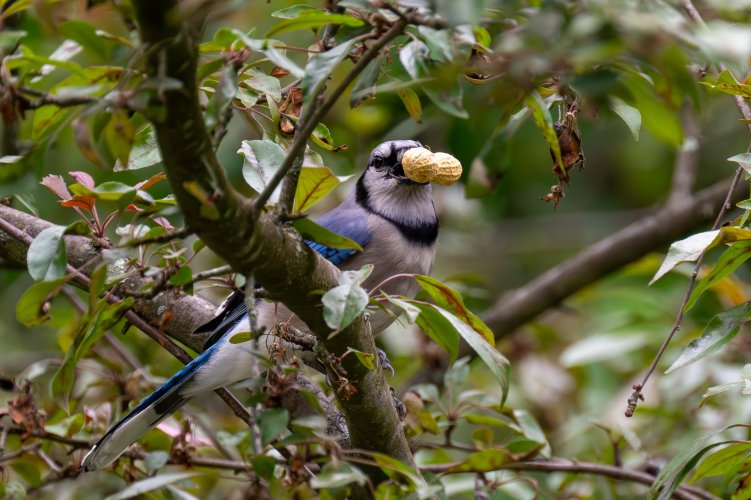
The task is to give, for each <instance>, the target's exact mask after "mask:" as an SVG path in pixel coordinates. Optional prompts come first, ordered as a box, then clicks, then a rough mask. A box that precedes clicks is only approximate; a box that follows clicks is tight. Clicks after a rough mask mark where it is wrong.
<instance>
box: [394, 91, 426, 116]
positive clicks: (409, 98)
mask: <svg viewBox="0 0 751 500" xmlns="http://www.w3.org/2000/svg"><path fill="white" fill-rule="evenodd" d="M396 95H398V96H399V99H401V100H402V104H404V109H406V110H407V113H409V116H410V117H411V118H412V119H413V120H414V121H415V122H417V123H422V104H420V97H419V96H418V95H417V92H415V91H414V90H412V89H411V88H409V87H405V88H402V89H397V90H396Z"/></svg>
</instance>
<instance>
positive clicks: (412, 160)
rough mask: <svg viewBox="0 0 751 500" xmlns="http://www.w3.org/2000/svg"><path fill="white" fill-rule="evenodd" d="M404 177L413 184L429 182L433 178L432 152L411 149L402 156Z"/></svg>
mask: <svg viewBox="0 0 751 500" xmlns="http://www.w3.org/2000/svg"><path fill="white" fill-rule="evenodd" d="M402 166H403V167H404V175H406V176H407V177H409V178H410V179H412V180H413V181H415V182H431V181H432V180H433V177H434V176H435V171H434V167H433V152H432V151H429V150H427V149H425V148H412V149H410V150H408V151H406V152H405V153H404V156H402Z"/></svg>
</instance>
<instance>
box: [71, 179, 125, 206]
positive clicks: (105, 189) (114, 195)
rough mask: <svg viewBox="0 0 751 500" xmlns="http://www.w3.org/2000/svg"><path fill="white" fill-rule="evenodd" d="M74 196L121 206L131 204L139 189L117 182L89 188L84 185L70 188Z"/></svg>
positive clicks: (107, 182)
mask: <svg viewBox="0 0 751 500" xmlns="http://www.w3.org/2000/svg"><path fill="white" fill-rule="evenodd" d="M68 188H70V192H71V193H73V194H80V195H89V196H93V197H94V198H96V199H97V200H104V201H114V202H118V203H120V204H124V203H125V202H127V203H130V201H132V200H133V198H134V197H135V195H136V191H137V189H136V188H135V187H133V186H129V185H127V184H123V183H122V182H117V181H106V182H102V183H101V184H99V185H97V186H96V187H94V189H91V188H88V187H86V186H84V185H82V184H78V183H76V184H71V185H70V186H68Z"/></svg>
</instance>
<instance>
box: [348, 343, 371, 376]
mask: <svg viewBox="0 0 751 500" xmlns="http://www.w3.org/2000/svg"><path fill="white" fill-rule="evenodd" d="M347 352H351V353H354V355H355V356H357V360H358V361H359V362H360V363H362V365H363V366H364V367H365V368H367V369H368V370H372V369H373V368H374V367H375V355H373V354H371V353H369V352H363V351H358V350H357V349H352V348H351V347H350V348H348V349H347Z"/></svg>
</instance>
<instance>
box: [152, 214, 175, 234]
mask: <svg viewBox="0 0 751 500" xmlns="http://www.w3.org/2000/svg"><path fill="white" fill-rule="evenodd" d="M154 222H156V223H157V224H159V225H160V226H162V227H163V228H164V229H166V230H168V231H172V230H173V229H175V226H173V225H172V224H170V221H168V220H167V219H165V218H164V217H154Z"/></svg>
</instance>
